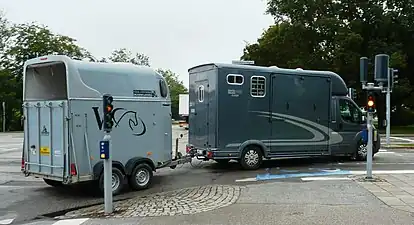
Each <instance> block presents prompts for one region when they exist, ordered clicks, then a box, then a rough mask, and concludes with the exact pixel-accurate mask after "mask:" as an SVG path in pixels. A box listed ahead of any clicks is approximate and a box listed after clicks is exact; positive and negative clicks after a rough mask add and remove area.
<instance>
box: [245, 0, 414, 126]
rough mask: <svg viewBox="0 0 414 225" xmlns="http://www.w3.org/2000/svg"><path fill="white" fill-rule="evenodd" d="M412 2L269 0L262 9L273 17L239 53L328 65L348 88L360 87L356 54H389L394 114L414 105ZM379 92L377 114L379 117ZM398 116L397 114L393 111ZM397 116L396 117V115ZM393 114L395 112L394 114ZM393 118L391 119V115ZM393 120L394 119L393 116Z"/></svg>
mask: <svg viewBox="0 0 414 225" xmlns="http://www.w3.org/2000/svg"><path fill="white" fill-rule="evenodd" d="M413 9H414V2H412V1H408V0H403V1H396V0H392V1H385V0H377V1H372V0H351V1H346V2H343V1H341V2H340V1H333V0H315V1H305V0H268V1H267V13H269V14H270V15H272V16H273V17H274V19H275V25H273V26H271V27H269V28H268V29H267V30H266V31H265V32H263V34H262V35H261V37H259V38H258V40H257V43H253V44H248V45H247V46H246V47H245V49H244V52H243V56H242V57H241V58H242V59H244V60H254V61H255V62H256V64H258V65H263V66H270V65H277V66H279V67H287V68H296V67H300V68H304V69H314V70H330V71H334V72H336V73H338V74H339V75H340V76H342V78H343V79H344V80H345V82H346V83H347V85H348V86H349V87H354V88H357V89H358V90H359V91H360V93H359V95H358V96H359V99H358V103H359V104H364V103H365V95H364V94H363V93H362V92H361V90H360V83H359V58H360V57H362V56H367V57H369V58H370V59H371V67H372V68H370V79H373V71H374V70H373V64H374V57H375V55H376V54H381V53H385V54H388V55H390V66H391V67H393V68H396V69H398V70H399V73H398V75H399V83H398V84H397V85H396V86H395V89H394V91H393V94H392V101H391V102H392V105H393V107H394V108H395V111H394V114H397V113H398V112H401V111H403V109H404V110H405V109H411V110H412V109H413V107H414V89H413V87H412V84H413V83H414V76H413V74H414V42H412V37H413V36H414V23H412V22H410V21H414V10H413ZM383 103H384V99H383V95H381V96H379V101H378V102H377V106H378V107H379V110H378V111H379V112H380V113H379V117H380V118H379V119H380V120H381V119H382V118H384V117H383V116H384V115H383V113H382V112H385V109H384V104H383ZM396 117H397V116H396ZM398 117H400V116H398ZM393 118H394V116H393ZM392 121H393V120H392ZM394 122H397V120H394Z"/></svg>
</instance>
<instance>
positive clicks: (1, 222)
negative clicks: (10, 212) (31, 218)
mask: <svg viewBox="0 0 414 225" xmlns="http://www.w3.org/2000/svg"><path fill="white" fill-rule="evenodd" d="M13 221H14V218H13V219H5V220H0V224H2V225H5V224H11V223H13Z"/></svg>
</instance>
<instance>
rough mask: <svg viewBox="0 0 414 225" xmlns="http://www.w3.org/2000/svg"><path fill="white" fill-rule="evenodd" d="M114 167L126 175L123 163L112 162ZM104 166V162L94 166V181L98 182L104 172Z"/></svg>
mask: <svg viewBox="0 0 414 225" xmlns="http://www.w3.org/2000/svg"><path fill="white" fill-rule="evenodd" d="M112 167H116V168H118V169H120V170H121V172H122V173H124V174H126V173H125V167H124V165H122V163H120V162H118V161H112ZM103 169H104V166H103V161H100V162H98V163H96V164H95V166H93V179H94V180H98V179H99V176H101V174H102V172H103Z"/></svg>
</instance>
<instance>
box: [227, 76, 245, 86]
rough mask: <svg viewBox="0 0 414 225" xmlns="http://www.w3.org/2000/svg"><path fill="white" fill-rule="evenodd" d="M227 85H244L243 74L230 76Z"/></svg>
mask: <svg viewBox="0 0 414 225" xmlns="http://www.w3.org/2000/svg"><path fill="white" fill-rule="evenodd" d="M227 83H228V84H230V85H242V84H243V83H244V77H243V75H241V74H228V75H227Z"/></svg>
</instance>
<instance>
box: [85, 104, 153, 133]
mask: <svg viewBox="0 0 414 225" xmlns="http://www.w3.org/2000/svg"><path fill="white" fill-rule="evenodd" d="M92 109H93V112H94V114H95V118H96V122H97V124H98V128H99V130H102V124H103V119H101V115H100V114H99V107H92ZM118 111H126V112H123V113H122V115H121V116H120V117H119V119H116V118H117V117H116V113H117V112H118ZM113 114H114V116H113V121H114V124H115V127H118V126H119V123H120V122H121V121H122V119H123V118H124V117H125V116H126V115H128V114H129V115H130V116H129V117H128V118H129V120H128V124H129V128H130V129H131V131H132V132H134V133H133V134H132V135H134V136H141V135H144V134H145V133H146V132H147V126H146V125H145V123H144V121H142V119H141V118H140V117H139V116H138V113H137V112H135V111H132V110H127V109H125V108H115V109H114V111H113ZM118 114H119V113H118ZM139 124H142V128H141V129H140V131H141V132H136V131H135V130H137V129H139V127H140V126H139Z"/></svg>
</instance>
